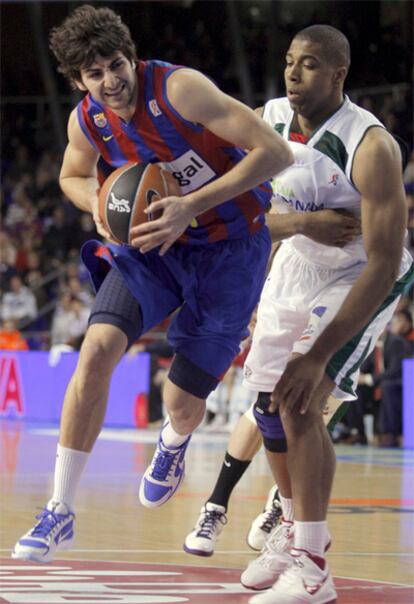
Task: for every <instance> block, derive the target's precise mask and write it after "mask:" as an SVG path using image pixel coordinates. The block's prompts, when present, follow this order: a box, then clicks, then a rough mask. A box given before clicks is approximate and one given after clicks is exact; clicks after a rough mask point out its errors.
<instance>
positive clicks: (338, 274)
mask: <svg viewBox="0 0 414 604" xmlns="http://www.w3.org/2000/svg"><path fill="white" fill-rule="evenodd" d="M349 65H350V49H349V43H348V40H347V39H346V37H345V36H344V35H343V34H342V33H341V32H340V31H338V30H337V29H335V28H333V27H330V26H327V25H314V26H311V27H308V28H306V29H304V30H302V31H300V32H299V33H298V34H297V35H296V36H295V38H294V39H293V41H292V43H291V45H290V48H289V50H288V52H287V55H286V68H285V83H286V90H287V97H286V98H281V99H274V100H271V101H269V102H268V103H266V105H265V106H264V108H263V112H262V115H263V118H264V119H265V120H266V121H267V122H268V123H269V124H271V125H272V126H273V127H274V128H275V129H276V130H277V131H278V132H280V133H281V134H282V136H283V137H284V139H285V140H286V141H288V142H289V145H290V147H291V149H292V150H293V152H294V156H295V162H294V164H293V165H292V166H290V167H289V168H288V169H286V170H285V171H284V172H282V173H281V174H279V175H278V176H277V177H276V178H275V180H274V205H275V207H276V209H277V211H278V212H283V213H302V212H312V211H318V210H321V209H324V208H332V209H335V208H346V209H348V210H350V211H351V212H352V213H354V215H355V216H360V218H361V223H362V236H361V237H359V238H357V239H355V240H353V241H352V242H350V243H348V244H347V245H346V246H344V247H343V248H334V247H328V246H325V245H322V244H319V243H316V242H315V241H312V240H310V239H309V238H305V237H303V236H302V235H294V236H292V237H291V238H289V239H287V240H285V241H284V242H283V243H282V245H281V248H280V249H279V251H278V252H277V254H276V259H275V261H274V262H273V266H272V268H271V271H270V273H269V276H268V279H267V281H266V283H265V287H264V290H263V293H262V296H261V301H260V305H259V309H258V318H257V326H256V330H255V332H254V335H253V342H252V348H251V350H250V353H249V356H248V357H247V359H246V363H245V368H244V376H245V379H244V385H245V386H246V387H247V388H249V389H251V390H255V391H257V392H258V393H259V396H258V402H257V403H256V404H255V405H254V409H253V412H254V415H255V419H256V421H257V423H258V425H259V427H260V429H261V431H262V435H263V440H264V443H265V447H266V449H267V453H268V457H269V458H270V461H271V466H272V470H273V474H274V478H275V480H276V482H277V484H278V486H279V490H280V494H281V501H282V508H283V516H284V520H283V522H282V523H281V525H280V526H278V527H277V528H276V529H275V530H274V533H272V534H271V535H270V538H269V540H268V546H267V547H265V549H264V550H263V552H262V554H261V555H260V556H259V558H258V559H257V560H255V561H253V562H252V563H251V564H250V565H249V566H248V568H247V569H246V570H245V571H244V573H243V575H242V583H243V584H244V585H246V586H247V587H251V588H255V589H263V588H266V587H269V586H270V585H271V583H272V582H273V581H275V582H274V584H273V586H272V587H271V589H269V590H268V591H267V592H265V593H263V594H260V595H257V596H254V597H253V598H251V600H250V602H251V604H279V603H280V604H282V603H283V604H308V603H309V604H310V603H311V604H332V603H334V602H336V601H337V600H336V591H335V587H334V584H333V581H332V577H331V575H330V572H329V569H328V567H327V564H326V561H325V556H324V553H325V551H326V549H327V548H328V547H329V544H330V535H329V533H328V528H327V523H326V514H327V507H328V502H329V497H330V493H331V487H332V481H333V477H334V471H335V453H334V450H333V446H332V443H331V440H330V438H329V435H328V432H327V430H326V428H325V426H324V423H323V419H322V410H323V408H324V406H325V404H326V401H327V399H328V397H329V396H331V395H333V396H334V397H336V399H338V400H352V399H355V398H356V396H355V387H356V384H357V380H358V373H359V367H360V365H361V363H362V362H363V360H364V359H365V358H366V357H367V355H368V354H369V353H370V351H371V350H372V349H373V347H374V345H375V342H376V340H377V339H378V337H379V335H380V334H381V332H382V331H383V329H384V328H385V326H386V324H387V322H388V321H389V320H390V318H391V316H392V314H393V311H394V309H395V307H396V304H397V301H398V298H399V295H400V294H401V293H402V291H403V290H404V289H405V287H406V286H407V284H408V283H409V282H410V280H411V279H412V278H413V275H414V269H413V262H412V258H411V256H410V255H409V253H408V252H407V250H405V249H404V237H405V229H406V221H407V207H406V200H405V195H404V188H403V184H402V170H401V155H400V150H399V147H398V145H397V143H396V142H395V140H394V139H393V137H392V136H391V135H390V134H389V133H388V132H387V131H386V130H385V129H384V127H383V125H382V124H381V123H380V122H379V121H378V120H377V119H376V118H375V117H374V116H373V115H372V114H371V113H369V112H368V111H365V110H364V109H362V108H360V107H358V106H357V105H355V104H354V103H352V102H351V101H350V100H349V98H348V97H346V96H344V93H343V86H344V81H345V78H346V75H347V73H348V69H349ZM286 462H287V463H286Z"/></svg>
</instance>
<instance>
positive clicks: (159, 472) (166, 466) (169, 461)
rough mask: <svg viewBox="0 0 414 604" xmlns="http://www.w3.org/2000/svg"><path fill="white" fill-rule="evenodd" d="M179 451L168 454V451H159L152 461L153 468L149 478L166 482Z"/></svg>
mask: <svg viewBox="0 0 414 604" xmlns="http://www.w3.org/2000/svg"><path fill="white" fill-rule="evenodd" d="M178 454H179V451H175V452H174V453H172V452H171V453H169V452H168V451H163V450H162V449H160V450H159V453H158V455H157V457H156V459H155V461H154V467H153V470H152V472H151V476H153V478H155V480H166V479H167V477H168V476H169V475H170V473H171V471H172V470H173V464H174V461H175V460H176V458H177V457H178Z"/></svg>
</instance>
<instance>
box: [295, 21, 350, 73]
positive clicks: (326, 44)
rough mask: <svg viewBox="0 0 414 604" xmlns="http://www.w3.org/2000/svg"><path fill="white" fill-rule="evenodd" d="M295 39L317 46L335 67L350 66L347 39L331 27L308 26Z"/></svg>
mask: <svg viewBox="0 0 414 604" xmlns="http://www.w3.org/2000/svg"><path fill="white" fill-rule="evenodd" d="M295 39H300V40H309V42H312V43H313V44H319V46H320V47H321V50H322V52H323V54H324V56H325V57H326V58H327V59H328V60H329V62H330V63H332V64H333V65H335V66H336V67H346V68H347V69H348V68H349V66H350V64H351V48H350V46H349V42H348V38H347V37H346V36H345V34H343V33H342V32H341V31H339V29H336V27H332V25H310V26H309V27H305V29H302V30H301V31H299V32H298V33H297V34H296V36H295V37H294V40H295Z"/></svg>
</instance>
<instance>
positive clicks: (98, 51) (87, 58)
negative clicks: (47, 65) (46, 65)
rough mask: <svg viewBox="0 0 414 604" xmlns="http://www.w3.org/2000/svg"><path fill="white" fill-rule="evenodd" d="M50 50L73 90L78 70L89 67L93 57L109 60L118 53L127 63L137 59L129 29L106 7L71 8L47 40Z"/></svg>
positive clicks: (85, 6)
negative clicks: (69, 12) (120, 53)
mask: <svg viewBox="0 0 414 604" xmlns="http://www.w3.org/2000/svg"><path fill="white" fill-rule="evenodd" d="M49 43H50V48H51V50H52V52H53V54H54V55H55V57H56V59H57V60H58V63H59V67H58V71H60V73H62V74H63V75H64V76H65V77H66V78H67V79H68V80H69V82H70V83H71V85H72V86H73V87H74V88H75V87H76V85H75V80H81V68H85V67H89V65H91V64H92V63H93V62H94V60H95V57H96V56H97V55H99V56H101V57H109V56H111V55H112V54H114V52H117V51H120V52H122V54H123V55H124V56H125V57H126V58H127V59H129V60H130V61H136V60H137V52H136V48H135V44H134V42H133V41H132V39H131V32H130V31H129V28H128V27H127V26H126V25H125V24H124V23H123V22H122V19H121V17H120V16H119V15H117V14H116V13H115V12H114V11H113V10H111V9H110V8H106V7H103V8H94V7H93V6H90V5H88V4H84V5H83V6H80V7H79V8H77V9H75V10H74V11H73V12H72V13H71V14H70V15H69V16H68V17H66V19H65V20H64V21H63V23H62V24H61V25H59V27H54V28H53V29H52V31H51V33H50V37H49Z"/></svg>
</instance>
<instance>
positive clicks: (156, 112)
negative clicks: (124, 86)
mask: <svg viewBox="0 0 414 604" xmlns="http://www.w3.org/2000/svg"><path fill="white" fill-rule="evenodd" d="M148 106H149V108H150V111H151V113H152V115H153V116H154V117H158V116H159V115H161V114H162V111H161V109H160V108H159V107H158V103H157V101H156V100H155V99H151V100H150V101H149V103H148Z"/></svg>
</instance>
